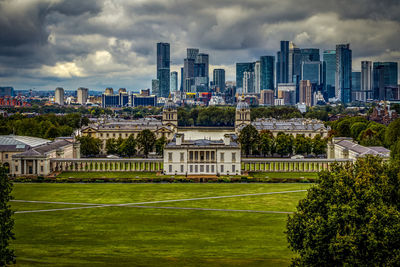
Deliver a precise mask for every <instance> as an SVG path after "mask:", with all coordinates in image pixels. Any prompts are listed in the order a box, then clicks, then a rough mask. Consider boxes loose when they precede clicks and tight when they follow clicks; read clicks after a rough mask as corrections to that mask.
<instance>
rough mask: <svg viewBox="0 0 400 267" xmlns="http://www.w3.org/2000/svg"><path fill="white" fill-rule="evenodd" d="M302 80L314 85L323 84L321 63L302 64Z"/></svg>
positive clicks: (306, 62) (307, 62)
mask: <svg viewBox="0 0 400 267" xmlns="http://www.w3.org/2000/svg"><path fill="white" fill-rule="evenodd" d="M301 73H302V75H301V79H302V80H309V81H310V82H311V83H312V84H314V85H321V84H322V63H321V61H304V62H302V64H301Z"/></svg>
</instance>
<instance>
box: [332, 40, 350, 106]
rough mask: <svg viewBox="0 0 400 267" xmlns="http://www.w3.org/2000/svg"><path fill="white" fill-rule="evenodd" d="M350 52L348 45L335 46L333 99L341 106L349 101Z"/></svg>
mask: <svg viewBox="0 0 400 267" xmlns="http://www.w3.org/2000/svg"><path fill="white" fill-rule="evenodd" d="M351 71H352V51H351V49H350V44H339V45H336V76H335V90H336V94H335V97H336V99H337V100H339V101H341V102H342V103H343V104H348V103H350V102H351V101H352V99H351Z"/></svg>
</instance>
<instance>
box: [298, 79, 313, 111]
mask: <svg viewBox="0 0 400 267" xmlns="http://www.w3.org/2000/svg"><path fill="white" fill-rule="evenodd" d="M312 95H313V94H312V84H311V82H310V81H309V80H301V81H300V86H299V103H301V104H305V105H306V106H307V107H311V106H312V105H313V103H312Z"/></svg>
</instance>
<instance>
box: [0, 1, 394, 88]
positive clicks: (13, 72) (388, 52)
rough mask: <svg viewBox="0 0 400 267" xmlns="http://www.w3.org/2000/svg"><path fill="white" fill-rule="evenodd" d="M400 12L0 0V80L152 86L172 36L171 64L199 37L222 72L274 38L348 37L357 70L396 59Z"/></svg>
mask: <svg viewBox="0 0 400 267" xmlns="http://www.w3.org/2000/svg"><path fill="white" fill-rule="evenodd" d="M399 14H400V1H399V0H324V1H321V0H245V1H235V0H193V1H189V0H131V1H129V0H0V86H7V85H9V86H14V88H15V89H27V88H35V89H52V90H53V89H54V88H55V87H58V86H62V87H64V88H65V89H76V88H77V87H80V86H83V87H88V88H90V89H97V90H100V89H101V90H103V89H104V88H106V87H114V88H119V87H126V88H128V90H135V91H136V90H138V89H141V88H149V87H151V79H153V78H154V77H155V75H156V66H155V59H156V43H157V42H160V41H162V42H169V43H171V60H172V68H171V70H179V69H180V66H181V65H182V64H183V58H184V57H185V55H186V48H187V47H197V48H200V50H201V51H202V52H206V53H209V54H210V71H212V69H213V68H214V67H218V68H220V67H223V68H225V69H226V72H227V80H233V79H234V75H235V68H234V64H235V62H241V61H252V60H255V59H256V58H258V57H259V56H262V55H276V51H277V50H278V49H279V48H278V47H279V41H280V40H291V41H293V42H294V43H295V44H296V45H297V46H299V47H301V48H307V47H317V48H321V49H334V47H335V44H337V43H350V44H351V48H352V50H353V69H354V70H360V61H361V60H372V61H378V60H380V61H397V62H399V61H400V15H399Z"/></svg>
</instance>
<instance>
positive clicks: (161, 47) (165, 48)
mask: <svg viewBox="0 0 400 267" xmlns="http://www.w3.org/2000/svg"><path fill="white" fill-rule="evenodd" d="M157 80H158V81H159V92H158V95H157V96H161V97H168V95H169V80H170V46H169V43H157Z"/></svg>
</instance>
